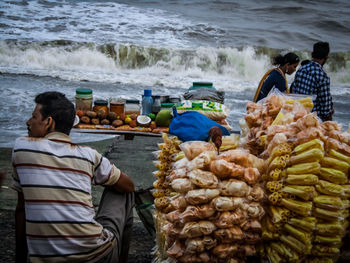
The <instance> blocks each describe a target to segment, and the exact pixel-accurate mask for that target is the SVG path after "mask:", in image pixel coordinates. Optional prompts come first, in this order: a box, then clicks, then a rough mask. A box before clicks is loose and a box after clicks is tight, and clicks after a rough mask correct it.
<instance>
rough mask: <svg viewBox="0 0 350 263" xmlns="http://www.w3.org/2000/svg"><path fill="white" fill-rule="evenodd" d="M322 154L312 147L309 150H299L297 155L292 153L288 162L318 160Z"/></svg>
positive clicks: (296, 162)
mask: <svg viewBox="0 0 350 263" xmlns="http://www.w3.org/2000/svg"><path fill="white" fill-rule="evenodd" d="M323 156H324V152H323V151H322V150H320V149H317V148H315V149H314V148H312V149H310V150H307V151H304V152H301V153H299V154H297V155H293V156H291V157H290V159H289V164H290V165H293V164H298V163H306V162H308V163H310V162H316V161H320V160H321V159H322V158H323Z"/></svg>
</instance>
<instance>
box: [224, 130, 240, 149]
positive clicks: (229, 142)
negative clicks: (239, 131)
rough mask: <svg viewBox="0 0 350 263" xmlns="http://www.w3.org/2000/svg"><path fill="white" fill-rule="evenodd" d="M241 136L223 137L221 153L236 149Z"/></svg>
mask: <svg viewBox="0 0 350 263" xmlns="http://www.w3.org/2000/svg"><path fill="white" fill-rule="evenodd" d="M238 141H239V136H238V135H235V134H231V135H230V136H222V144H221V146H220V152H223V151H227V150H232V149H236V148H237V146H238Z"/></svg>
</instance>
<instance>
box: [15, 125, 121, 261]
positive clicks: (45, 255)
mask: <svg viewBox="0 0 350 263" xmlns="http://www.w3.org/2000/svg"><path fill="white" fill-rule="evenodd" d="M12 158H13V160H12V161H13V166H14V174H13V179H14V183H13V188H14V189H15V190H17V191H20V192H23V195H24V201H25V217H26V236H27V245H28V253H29V257H30V262H90V261H91V262H94V261H95V260H97V259H99V258H101V257H102V256H104V255H105V254H106V253H108V252H109V251H110V249H111V247H112V246H113V243H114V236H113V234H112V233H111V232H110V231H108V230H107V229H103V227H102V226H101V225H100V224H99V223H98V222H96V221H95V219H94V217H95V210H94V207H93V204H92V196H91V185H92V184H99V185H105V186H107V185H113V184H115V183H116V182H117V181H118V180H119V177H120V171H119V169H118V168H116V167H115V166H114V165H112V164H111V163H110V162H109V160H108V159H107V158H104V157H102V156H101V154H99V153H98V152H97V151H96V150H94V149H92V148H90V147H87V146H78V145H75V144H72V143H71V141H70V137H69V136H67V135H65V134H63V133H58V132H53V133H50V134H48V135H47V136H46V137H45V138H31V137H21V138H18V139H17V140H16V142H15V146H14V148H13V155H12Z"/></svg>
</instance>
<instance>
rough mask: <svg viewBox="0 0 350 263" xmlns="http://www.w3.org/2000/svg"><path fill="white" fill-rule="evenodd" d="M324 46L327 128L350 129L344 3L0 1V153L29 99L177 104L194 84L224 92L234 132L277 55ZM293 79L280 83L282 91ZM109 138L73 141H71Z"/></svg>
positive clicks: (349, 32)
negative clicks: (147, 97) (85, 96)
mask: <svg viewBox="0 0 350 263" xmlns="http://www.w3.org/2000/svg"><path fill="white" fill-rule="evenodd" d="M317 41H327V42H329V44H330V48H331V54H330V57H329V60H328V62H327V64H326V65H325V66H324V69H325V71H326V72H327V74H328V75H329V76H330V78H331V93H332V96H333V100H334V108H335V115H334V120H336V121H337V122H339V123H340V124H342V126H343V129H344V130H345V129H348V126H349V123H350V114H349V110H350V106H349V103H350V1H348V0H293V1H291V0H285V1H280V0H269V1H262V0H225V1H207V0H148V1H147V0H137V1H136V0H127V1H107V0H85V1H84V0H83V1H76V0H60V1H59V0H53V1H49V0H3V1H0V147H11V146H12V145H13V143H14V140H15V139H16V138H17V137H19V136H23V135H26V134H27V130H26V124H25V122H26V120H27V119H28V118H30V116H31V113H32V110H33V108H34V107H35V103H34V97H35V95H36V94H38V93H41V92H44V91H60V92H63V93H65V94H66V96H67V97H68V98H69V99H70V100H72V102H74V101H75V92H76V89H77V88H89V89H92V90H93V96H94V99H110V98H113V97H120V98H124V99H139V100H140V99H141V96H142V94H143V90H144V89H152V92H153V94H155V95H179V96H181V95H183V94H184V93H185V92H186V91H187V90H188V89H189V87H191V86H192V83H193V82H198V81H205V82H212V83H213V86H214V87H215V88H216V89H217V90H220V91H224V92H225V105H226V106H227V107H228V108H229V110H230V112H229V116H228V118H227V120H228V122H229V124H230V125H231V126H232V128H233V130H239V120H240V119H242V118H243V117H244V114H245V108H246V103H247V102H248V101H249V100H251V99H252V98H253V95H254V92H255V90H256V88H257V86H258V82H259V80H260V79H261V77H262V76H263V75H264V73H265V72H266V71H267V70H268V69H269V68H271V58H272V57H273V56H275V55H277V54H285V53H286V52H290V51H291V52H295V53H297V54H298V55H299V56H300V57H301V59H308V58H310V52H311V50H312V46H313V44H314V43H315V42H317ZM293 78H294V75H291V76H288V83H291V82H292V81H293ZM110 137H111V136H110V135H108V136H107V135H96V134H93V135H81V134H77V133H72V138H73V141H75V142H84V141H92V140H102V139H105V138H110Z"/></svg>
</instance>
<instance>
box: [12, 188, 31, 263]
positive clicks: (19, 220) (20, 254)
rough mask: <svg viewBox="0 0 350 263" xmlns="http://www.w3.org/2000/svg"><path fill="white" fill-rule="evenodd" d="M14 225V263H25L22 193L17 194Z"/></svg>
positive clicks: (25, 249)
mask: <svg viewBox="0 0 350 263" xmlns="http://www.w3.org/2000/svg"><path fill="white" fill-rule="evenodd" d="M15 224H16V262H17V263H20V262H27V254H28V249H27V240H26V221H25V209H24V197H23V193H21V192H18V200H17V206H16V211H15Z"/></svg>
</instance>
